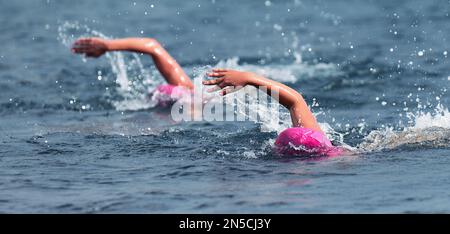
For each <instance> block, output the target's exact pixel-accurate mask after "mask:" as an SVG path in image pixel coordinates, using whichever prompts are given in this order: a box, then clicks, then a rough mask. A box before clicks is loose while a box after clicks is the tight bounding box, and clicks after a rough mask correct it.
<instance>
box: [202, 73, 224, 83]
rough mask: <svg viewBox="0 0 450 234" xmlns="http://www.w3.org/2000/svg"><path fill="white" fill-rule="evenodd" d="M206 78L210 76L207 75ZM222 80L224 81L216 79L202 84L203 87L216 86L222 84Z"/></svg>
mask: <svg viewBox="0 0 450 234" xmlns="http://www.w3.org/2000/svg"><path fill="white" fill-rule="evenodd" d="M208 76H210V75H209V74H208ZM210 77H214V76H210ZM223 80H224V78H218V79H214V80H204V81H203V84H204V85H217V84H220V83H222V81H223Z"/></svg>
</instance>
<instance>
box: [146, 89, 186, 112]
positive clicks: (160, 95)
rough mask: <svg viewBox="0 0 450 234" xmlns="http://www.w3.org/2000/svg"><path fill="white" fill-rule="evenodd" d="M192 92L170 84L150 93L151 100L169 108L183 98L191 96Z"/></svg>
mask: <svg viewBox="0 0 450 234" xmlns="http://www.w3.org/2000/svg"><path fill="white" fill-rule="evenodd" d="M191 94H192V91H191V90H189V89H187V88H185V87H182V86H175V85H170V84H164V85H159V86H158V87H157V88H156V89H155V90H154V91H152V92H151V93H150V96H151V99H152V100H154V101H156V102H157V103H158V106H162V107H168V106H170V105H172V104H173V103H175V102H176V101H178V100H180V99H181V98H183V97H186V96H188V95H191Z"/></svg>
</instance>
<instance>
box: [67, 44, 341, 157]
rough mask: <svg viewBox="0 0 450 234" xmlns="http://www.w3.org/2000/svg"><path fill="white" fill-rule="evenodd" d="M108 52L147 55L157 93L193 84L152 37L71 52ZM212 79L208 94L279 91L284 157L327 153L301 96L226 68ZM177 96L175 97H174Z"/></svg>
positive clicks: (187, 88) (326, 143) (186, 89)
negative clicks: (288, 124)
mask: <svg viewBox="0 0 450 234" xmlns="http://www.w3.org/2000/svg"><path fill="white" fill-rule="evenodd" d="M109 51H131V52H137V53H144V54H148V55H149V56H151V57H152V59H153V61H154V63H155V65H156V68H157V69H158V70H159V72H160V73H161V75H162V76H163V77H164V79H165V80H166V82H167V83H168V85H162V86H159V87H158V88H157V89H156V91H158V92H162V93H166V94H169V95H171V96H173V94H174V93H175V94H179V96H182V95H183V94H185V93H190V92H191V91H192V90H193V88H194V85H193V83H192V81H191V79H189V77H188V76H187V75H186V73H185V72H184V71H183V69H182V68H181V66H180V65H179V64H178V63H177V62H176V61H175V59H174V58H173V57H172V56H170V54H169V53H168V52H167V51H166V50H165V49H164V48H163V47H162V46H161V44H160V43H159V42H158V41H157V40H155V39H152V38H125V39H114V40H108V39H102V38H81V39H79V40H77V41H75V43H74V44H73V47H72V52H74V53H77V54H85V55H86V56H87V57H94V58H98V57H100V56H102V55H103V54H105V53H106V52H109ZM208 76H209V77H212V78H214V79H212V80H207V81H204V82H203V84H204V85H215V87H213V88H212V89H210V90H209V91H210V92H213V91H218V90H220V94H221V95H227V94H229V93H231V92H233V91H236V90H238V88H237V87H244V86H247V85H249V86H254V87H256V88H259V87H264V90H265V91H266V92H267V94H269V95H270V94H271V93H272V92H278V95H276V96H278V98H277V101H278V102H280V104H282V105H283V106H284V107H286V108H287V109H288V110H289V112H290V115H291V120H292V125H293V127H292V128H289V129H286V130H285V131H283V132H281V133H280V135H279V136H278V138H277V140H276V142H275V145H276V146H277V148H278V149H279V150H280V152H281V153H283V154H297V153H298V152H306V153H320V154H328V153H329V152H328V151H329V150H330V149H333V151H335V150H334V148H335V147H333V146H332V144H331V142H330V141H329V140H328V138H327V137H326V136H325V134H324V132H323V130H322V129H321V127H320V126H319V124H318V123H317V120H316V118H315V117H314V115H313V114H312V113H311V111H310V110H309V107H308V105H307V104H306V102H305V100H304V99H303V97H302V95H301V94H300V93H298V92H297V91H295V90H294V89H292V88H290V87H288V86H286V85H284V84H281V83H279V82H276V81H273V80H270V79H268V78H265V77H262V76H259V75H257V74H254V73H251V72H241V71H236V70H227V69H214V70H213V71H211V72H210V73H208ZM175 96H176V95H175Z"/></svg>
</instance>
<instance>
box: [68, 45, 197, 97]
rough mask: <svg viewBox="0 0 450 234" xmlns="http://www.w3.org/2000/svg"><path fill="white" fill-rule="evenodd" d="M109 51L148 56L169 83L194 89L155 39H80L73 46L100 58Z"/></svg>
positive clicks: (75, 49)
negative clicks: (129, 52)
mask: <svg viewBox="0 0 450 234" xmlns="http://www.w3.org/2000/svg"><path fill="white" fill-rule="evenodd" d="M108 51H131V52H137V53H144V54H148V55H150V56H151V57H152V58H153V61H154V63H155V65H156V67H157V68H158V70H159V72H160V73H161V75H162V76H163V77H164V78H165V79H166V81H167V83H169V84H172V85H176V86H183V87H186V88H189V89H192V88H193V87H194V85H193V84H192V82H191V80H190V79H189V77H188V76H187V75H186V73H185V72H184V71H183V69H182V68H181V66H180V65H179V64H178V63H177V62H176V61H175V59H174V58H172V56H170V54H169V53H168V52H167V51H166V50H165V49H164V48H163V47H162V46H161V44H160V43H159V42H158V41H157V40H155V39H153V38H124V39H114V40H108V39H103V38H97V37H92V38H80V39H78V40H77V41H75V43H74V44H73V46H72V52H74V53H77V54H85V55H86V56H88V57H94V58H98V57H100V56H102V55H103V54H105V53H106V52H108Z"/></svg>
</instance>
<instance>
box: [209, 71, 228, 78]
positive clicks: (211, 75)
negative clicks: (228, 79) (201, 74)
mask: <svg viewBox="0 0 450 234" xmlns="http://www.w3.org/2000/svg"><path fill="white" fill-rule="evenodd" d="M207 75H208V76H209V77H217V78H218V77H223V76H225V74H224V73H221V72H209V73H208V74H207Z"/></svg>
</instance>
